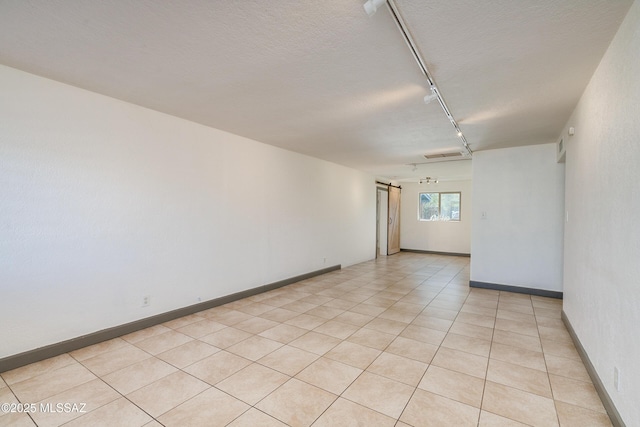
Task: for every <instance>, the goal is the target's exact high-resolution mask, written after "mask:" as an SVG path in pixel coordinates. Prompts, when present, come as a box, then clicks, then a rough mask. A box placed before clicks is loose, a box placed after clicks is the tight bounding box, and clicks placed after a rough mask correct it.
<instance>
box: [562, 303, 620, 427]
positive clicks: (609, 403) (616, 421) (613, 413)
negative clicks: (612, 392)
mask: <svg viewBox="0 0 640 427" xmlns="http://www.w3.org/2000/svg"><path fill="white" fill-rule="evenodd" d="M562 321H563V322H564V325H565V326H566V327H567V330H568V331H569V335H571V339H572V340H573V344H574V345H575V346H576V350H578V354H580V358H581V359H582V363H584V366H585V368H587V372H588V373H589V376H590V377H591V381H592V382H593V386H594V387H595V388H596V392H597V393H598V396H600V400H602V405H603V406H604V409H605V410H606V411H607V414H608V415H609V418H610V419H611V423H612V424H613V425H614V427H625V424H624V421H622V417H621V416H620V413H619V412H618V410H617V409H616V406H615V405H614V404H613V400H611V397H610V396H609V393H607V390H606V389H605V388H604V384H602V381H601V380H600V377H599V376H598V373H597V372H596V369H595V368H594V367H593V364H592V363H591V360H590V359H589V356H588V355H587V352H586V351H585V349H584V347H583V346H582V343H581V342H580V340H579V339H578V336H577V335H576V331H575V330H574V329H573V326H571V322H569V318H568V317H567V315H566V313H565V312H564V310H562Z"/></svg>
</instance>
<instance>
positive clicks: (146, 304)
mask: <svg viewBox="0 0 640 427" xmlns="http://www.w3.org/2000/svg"><path fill="white" fill-rule="evenodd" d="M149 304H151V295H145V296H143V297H142V307H149Z"/></svg>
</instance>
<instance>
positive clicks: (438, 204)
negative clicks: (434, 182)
mask: <svg viewBox="0 0 640 427" xmlns="http://www.w3.org/2000/svg"><path fill="white" fill-rule="evenodd" d="M419 197H420V198H419V201H418V220H420V221H460V193H420V196H419Z"/></svg>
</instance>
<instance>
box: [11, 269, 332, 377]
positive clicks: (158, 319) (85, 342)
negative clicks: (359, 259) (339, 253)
mask: <svg viewBox="0 0 640 427" xmlns="http://www.w3.org/2000/svg"><path fill="white" fill-rule="evenodd" d="M341 268H342V266H341V265H340V264H337V265H332V266H330V267H327V268H322V269H320V270H315V271H311V272H308V273H304V274H300V275H298V276H294V277H289V278H287V279H283V280H278V281H277V282H273V283H269V284H266V285H262V286H257V287H255V288H251V289H246V290H244V291H240V292H236V293H233V294H230V295H225V296H223V297H219V298H214V299H212V300H209V301H203V302H200V303H197V304H193V305H189V306H187V307H182V308H178V309H176V310H171V311H167V312H165V313H160V314H156V315H154V316H150V317H146V318H144V319H140V320H136V321H133V322H129V323H125V324H122V325H118V326H114V327H111V328H107V329H103V330H100V331H96V332H93V333H90V334H87V335H83V336H80V337H76V338H71V339H69V340H65V341H61V342H58V343H54V344H50V345H47V346H44V347H40V348H36V349H33V350H28V351H25V352H22V353H18V354H15V355H11V356H7V357H3V358H2V359H0V372H6V371H9V370H11V369H16V368H19V367H21V366H25V365H28V364H30V363H35V362H39V361H42V360H45V359H48V358H50V357H55V356H59V355H61V354H64V353H69V352H71V351H74V350H78V349H80V348H83V347H87V346H90V345H93V344H98V343H100V342H103V341H107V340H110V339H113V338H117V337H120V336H122V335H126V334H130V333H132V332H136V331H139V330H141V329H145V328H149V327H151V326H154V325H158V324H160V323H165V322H168V321H170V320H174V319H177V318H180V317H184V316H188V315H190V314H194V313H197V312H200V311H203V310H208V309H210V308H214V307H218V306H220V305H224V304H228V303H230V302H233V301H237V300H240V299H243V298H248V297H250V296H253V295H258V294H261V293H263V292H268V291H271V290H274V289H278V288H281V287H283V286H287V285H291V284H293V283H296V282H300V281H302V280H306V279H310V278H312V277H316V276H320V275H323V274H326V273H330V272H332V271H336V270H340V269H341ZM274 308H276V307H274Z"/></svg>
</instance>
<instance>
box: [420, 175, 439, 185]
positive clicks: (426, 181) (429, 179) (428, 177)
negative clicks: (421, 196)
mask: <svg viewBox="0 0 640 427" xmlns="http://www.w3.org/2000/svg"><path fill="white" fill-rule="evenodd" d="M432 179H433V181H432ZM432 182H433V183H434V184H437V183H438V178H435V179H434V178H431V177H430V176H427V177H426V178H420V184H423V183H424V184H427V185H429V184H431V183H432Z"/></svg>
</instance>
